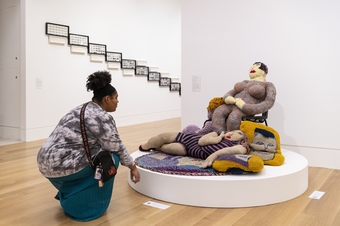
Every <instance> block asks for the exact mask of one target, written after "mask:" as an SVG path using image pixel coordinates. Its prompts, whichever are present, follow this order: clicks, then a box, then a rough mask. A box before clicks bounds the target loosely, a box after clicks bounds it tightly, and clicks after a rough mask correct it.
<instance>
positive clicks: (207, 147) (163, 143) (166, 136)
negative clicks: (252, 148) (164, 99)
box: [139, 130, 249, 167]
mask: <svg viewBox="0 0 340 226" xmlns="http://www.w3.org/2000/svg"><path fill="white" fill-rule="evenodd" d="M248 142H249V139H248V136H247V135H246V134H245V133H244V132H243V131H241V130H235V131H230V132H227V133H225V132H222V133H221V134H220V135H218V134H217V133H216V132H211V133H208V134H205V135H199V134H185V133H177V132H168V133H161V134H159V135H157V136H154V137H151V138H150V139H149V140H148V141H147V142H146V143H144V144H142V145H140V146H139V150H140V151H150V150H152V149H153V150H157V151H162V152H165V153H168V154H172V155H180V156H192V157H195V158H201V159H207V158H208V157H209V156H210V155H214V156H222V155H225V154H245V153H247V152H248V148H249V146H248ZM211 165H212V162H208V163H207V164H205V165H204V166H205V167H207V166H211Z"/></svg>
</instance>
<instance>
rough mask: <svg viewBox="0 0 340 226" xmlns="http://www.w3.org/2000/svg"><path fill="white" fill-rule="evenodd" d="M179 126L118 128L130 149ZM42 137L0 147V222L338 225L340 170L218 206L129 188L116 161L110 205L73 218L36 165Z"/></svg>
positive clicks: (315, 171)
mask: <svg viewBox="0 0 340 226" xmlns="http://www.w3.org/2000/svg"><path fill="white" fill-rule="evenodd" d="M180 128H181V126H180V118H175V119H169V120H163V121H159V122H152V123H145V124H139V125H134V126H126V127H121V128H118V130H119V133H120V136H121V139H122V140H123V142H124V143H125V145H126V147H127V149H128V150H129V151H130V153H132V152H134V151H136V150H137V149H138V146H139V145H140V144H141V143H142V142H144V141H146V140H147V139H148V138H149V137H151V136H153V135H156V134H158V133H160V132H170V131H180ZM43 142H44V140H40V141H34V142H27V143H19V144H11V145H4V146H0V225H10V226H15V225H34V226H35V225H48V226H52V225H124V226H134V225H141V226H142V225H143V226H152V225H165V226H167V225H174V226H178V225H185V226H190V225H197V226H198V225H205V226H208V225H209V226H210V225H223V226H227V225H234V226H245V225H247V226H248V225H255V226H266V225H268V226H281V225H294V226H300V225H301V226H314V225H315V226H339V225H340V211H339V209H340V170H334V169H326V168H316V167H309V187H308V190H307V191H306V192H305V193H304V194H303V195H301V196H300V197H298V198H295V199H293V200H290V201H287V202H283V203H278V204H274V205H268V206H261V207H253V208H236V209H218V208H200V207H192V206H184V205H177V204H173V203H167V202H163V201H159V200H155V199H152V198H149V197H146V196H144V195H141V194H139V193H137V192H136V191H134V190H133V189H132V188H130V186H129V185H128V183H127V175H128V169H127V168H126V167H122V166H120V167H119V170H118V174H117V176H116V179H115V184H114V192H113V197H112V199H111V204H110V206H109V208H108V210H107V211H106V212H105V213H104V215H103V216H101V217H100V218H98V219H96V220H94V221H91V222H88V223H84V222H76V221H72V220H70V219H69V218H68V217H66V216H65V215H64V213H63V210H62V208H61V207H60V204H59V202H58V201H57V200H55V199H54V198H53V197H54V196H55V194H56V189H55V188H54V187H53V186H52V185H51V184H50V182H49V181H48V180H47V179H45V178H44V177H43V176H42V175H41V174H40V172H39V170H38V167H37V163H36V156H37V153H38V151H39V148H40V146H41V145H42V144H43ZM141 180H143V178H141ZM174 186H176V185H174ZM314 191H324V192H326V193H325V195H324V196H323V197H322V198H321V199H319V200H316V199H311V198H309V196H310V195H311V194H312V193H313V192H314ZM210 192H214V188H211V191H207V196H209V193H210ZM225 192H228V188H226V190H225ZM249 192H252V189H251V188H249ZM221 195H223V194H221ZM254 195H256V194H254ZM278 195H280V194H278ZM147 201H154V202H158V203H162V204H166V205H170V208H168V209H166V210H161V209H158V208H154V207H149V206H146V205H143V203H145V202H147Z"/></svg>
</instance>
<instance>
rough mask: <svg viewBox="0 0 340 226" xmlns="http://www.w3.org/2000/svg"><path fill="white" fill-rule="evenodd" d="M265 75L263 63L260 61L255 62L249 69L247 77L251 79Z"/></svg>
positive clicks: (263, 77)
mask: <svg viewBox="0 0 340 226" xmlns="http://www.w3.org/2000/svg"><path fill="white" fill-rule="evenodd" d="M261 66H262V67H261ZM266 76H267V74H266V72H265V71H264V70H263V65H262V64H261V63H255V64H254V65H253V66H251V68H250V69H249V77H250V79H251V80H257V79H265V78H266Z"/></svg>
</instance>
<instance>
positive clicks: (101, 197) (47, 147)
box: [37, 71, 140, 221]
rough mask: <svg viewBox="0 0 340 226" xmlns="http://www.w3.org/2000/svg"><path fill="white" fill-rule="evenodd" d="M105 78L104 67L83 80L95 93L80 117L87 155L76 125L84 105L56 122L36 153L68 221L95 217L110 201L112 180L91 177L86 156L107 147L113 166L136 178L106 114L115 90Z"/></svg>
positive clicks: (107, 76)
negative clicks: (127, 170)
mask: <svg viewBox="0 0 340 226" xmlns="http://www.w3.org/2000/svg"><path fill="white" fill-rule="evenodd" d="M110 82H111V74H110V73H109V72H107V71H98V72H95V73H93V74H91V75H90V76H88V78H87V82H86V88H87V91H89V90H92V91H93V93H94V96H93V98H92V101H90V102H88V103H87V106H86V108H85V112H84V117H83V119H84V120H83V122H84V125H85V131H86V136H87V143H88V147H89V157H88V155H87V152H86V150H85V146H84V140H83V137H82V131H81V126H80V125H81V123H80V114H81V110H82V107H83V104H82V105H80V106H78V107H75V108H74V109H72V110H71V111H70V112H69V113H67V114H66V115H65V116H64V117H63V118H62V119H61V120H60V121H59V123H58V125H57V126H56V128H55V129H54V131H53V132H52V134H51V135H50V136H49V137H48V139H47V140H46V141H45V143H44V144H43V146H42V147H41V149H40V151H39V153H38V156H37V162H38V166H39V170H40V172H41V173H42V174H43V176H45V177H46V178H47V179H49V180H50V182H51V183H52V184H53V185H54V186H55V187H56V188H57V189H58V193H57V195H56V197H55V198H56V199H58V200H60V204H61V206H62V208H63V210H64V213H65V214H66V215H67V216H69V217H70V218H71V219H72V220H76V221H90V220H94V219H96V218H98V217H100V216H101V215H102V214H103V213H104V212H105V211H106V209H107V208H108V206H109V204H110V201H111V195H112V190H113V183H114V179H115V178H114V177H113V178H111V179H110V180H108V181H106V182H105V183H101V181H100V180H96V179H95V170H94V169H93V168H92V167H91V166H90V165H89V159H88V158H91V159H92V160H94V159H95V157H96V156H97V154H98V153H101V152H103V151H109V152H110V154H111V155H112V156H113V159H114V163H115V167H116V170H117V168H118V165H119V162H121V164H122V165H123V166H126V167H129V168H130V169H131V171H130V176H131V179H132V181H133V182H135V183H137V182H139V180H140V175H139V172H138V170H137V168H136V166H135V165H134V162H133V159H132V157H131V156H130V155H129V152H128V151H127V149H126V148H125V146H124V144H123V143H122V141H121V140H120V137H119V134H118V131H117V128H116V123H115V121H114V119H113V117H112V116H111V115H110V114H108V112H114V111H115V110H116V108H117V105H118V93H117V91H116V89H115V88H114V87H113V86H112V85H111V84H110ZM109 156H110V155H109Z"/></svg>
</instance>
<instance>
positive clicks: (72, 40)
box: [68, 34, 89, 47]
mask: <svg viewBox="0 0 340 226" xmlns="http://www.w3.org/2000/svg"><path fill="white" fill-rule="evenodd" d="M68 44H69V45H73V46H85V47H88V45H89V36H86V35H76V34H69V35H68Z"/></svg>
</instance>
